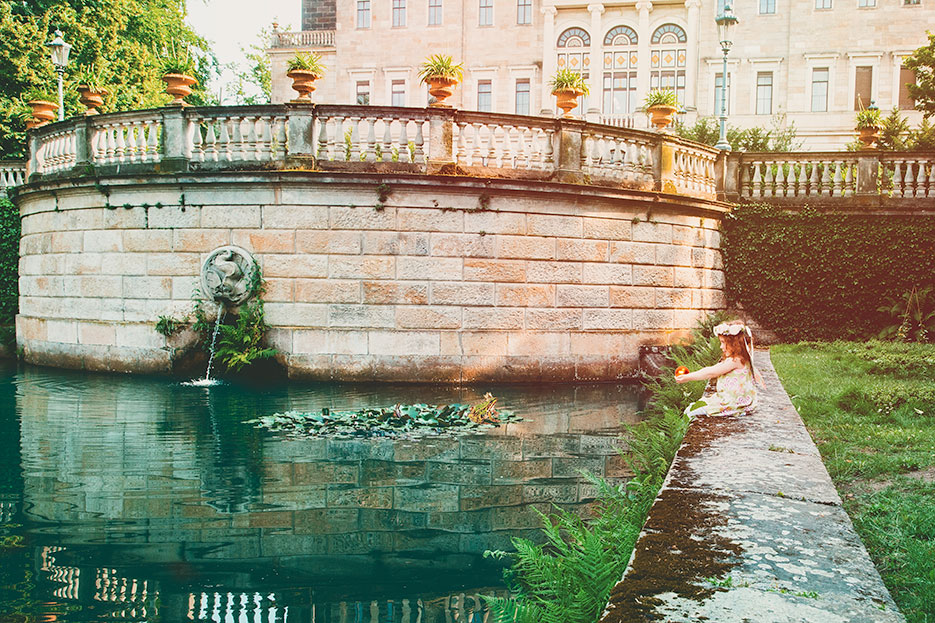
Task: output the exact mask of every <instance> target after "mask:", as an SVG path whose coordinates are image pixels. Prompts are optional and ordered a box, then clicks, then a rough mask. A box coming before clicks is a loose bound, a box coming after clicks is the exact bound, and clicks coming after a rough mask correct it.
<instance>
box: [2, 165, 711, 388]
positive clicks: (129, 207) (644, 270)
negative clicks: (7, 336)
mask: <svg viewBox="0 0 935 623" xmlns="http://www.w3.org/2000/svg"><path fill="white" fill-rule="evenodd" d="M381 183H383V184H386V186H387V190H388V191H389V194H388V197H387V198H386V200H385V205H382V206H381V205H379V204H380V200H379V198H378V190H377V187H378V185H379V184H381ZM18 204H19V206H20V209H21V212H22V215H23V238H22V245H21V261H20V275H21V276H20V296H21V299H20V315H19V317H18V319H17V335H18V342H19V346H21V347H22V348H23V351H24V354H25V358H26V360H27V361H29V362H33V363H39V364H49V365H56V366H63V367H73V368H88V369H101V370H117V371H133V372H161V373H165V372H170V371H172V369H173V365H174V362H173V359H174V357H175V356H176V355H177V353H178V352H179V350H178V349H179V347H181V346H184V342H185V341H186V340H189V341H190V340H191V338H192V337H193V336H192V335H191V334H184V333H183V334H182V336H181V337H179V338H175V339H173V340H171V341H170V342H169V343H168V344H167V341H166V339H165V338H163V337H162V336H161V335H159V334H158V333H156V331H155V330H154V325H155V322H156V320H157V318H158V317H159V316H160V315H175V316H184V315H185V314H187V313H189V312H190V311H191V309H192V293H193V290H194V289H195V287H196V286H197V283H198V278H197V275H199V273H200V269H201V263H202V261H203V260H204V258H205V257H206V256H207V255H208V253H209V252H211V251H212V250H214V249H216V248H217V247H220V246H223V245H228V244H234V245H238V246H240V247H243V248H245V249H247V250H248V251H250V252H252V253H253V254H255V256H256V258H257V259H258V261H259V263H260V265H261V266H262V270H263V274H264V277H265V278H266V280H267V292H266V295H265V297H264V298H265V301H266V315H267V320H268V322H269V323H270V324H271V325H272V326H273V328H274V329H273V331H272V334H271V340H272V342H273V343H274V345H275V346H276V347H277V348H278V349H280V351H282V355H281V356H280V358H279V359H280V361H281V363H283V364H284V365H285V366H286V367H287V369H288V371H289V374H290V376H292V377H294V378H313V379H335V380H365V379H381V380H401V381H416V380H425V381H445V382H470V381H478V380H511V381H538V380H608V379H615V378H621V377H622V376H626V375H630V374H632V373H633V372H634V371H635V369H636V366H637V351H638V347H639V346H640V345H643V344H665V343H668V342H670V341H672V340H674V339H675V338H677V337H679V336H680V335H682V334H683V333H684V332H685V331H686V330H688V329H689V328H690V327H692V326H693V325H694V323H695V322H696V320H697V319H698V318H699V317H700V316H702V315H704V314H705V313H707V312H709V311H711V310H714V309H718V308H722V307H724V305H725V300H724V296H723V286H724V273H723V272H722V265H721V257H720V252H719V244H720V240H719V235H718V231H717V227H718V222H719V221H718V219H719V218H720V216H721V214H722V213H723V210H724V209H725V206H724V205H723V204H718V203H715V202H711V201H704V200H694V199H689V198H686V197H678V196H674V195H665V194H661V193H656V192H644V191H633V190H617V189H608V188H597V187H591V186H587V185H568V184H557V183H543V182H531V181H529V182H525V181H522V180H495V179H482V178H469V177H451V176H385V175H384V176H381V175H376V174H356V175H355V174H327V173H309V172H298V171H296V172H289V171H283V172H253V173H245V172H239V173H234V172H229V173H188V174H184V175H178V176H173V175H159V176H140V177H137V178H134V177H132V176H123V177H113V178H109V179H97V180H90V181H88V180H84V181H82V180H77V181H76V180H68V181H59V182H56V181H54V180H53V181H47V182H41V183H38V184H33V185H31V186H30V187H27V188H26V190H25V191H24V192H22V193H21V194H20V196H19V197H18Z"/></svg>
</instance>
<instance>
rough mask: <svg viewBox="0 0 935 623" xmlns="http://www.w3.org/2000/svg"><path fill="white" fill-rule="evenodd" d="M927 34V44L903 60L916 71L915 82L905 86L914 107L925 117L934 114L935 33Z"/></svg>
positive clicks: (904, 63)
mask: <svg viewBox="0 0 935 623" xmlns="http://www.w3.org/2000/svg"><path fill="white" fill-rule="evenodd" d="M927 34H928V38H929V42H928V44H927V45H924V46H922V47H921V48H919V49H917V50H916V51H915V52H913V53H912V56H910V57H909V58H907V59H906V60H905V61H903V65H904V66H906V67H908V68H909V69H912V70H915V72H916V83H915V84H911V83H910V84H908V85H907V86H908V87H909V95H911V96H912V99H914V100H915V103H916V109H917V110H921V111H922V114H923V115H925V118H926V119H927V118H929V117H931V116H932V115H933V114H935V33H932V32H929V33H927Z"/></svg>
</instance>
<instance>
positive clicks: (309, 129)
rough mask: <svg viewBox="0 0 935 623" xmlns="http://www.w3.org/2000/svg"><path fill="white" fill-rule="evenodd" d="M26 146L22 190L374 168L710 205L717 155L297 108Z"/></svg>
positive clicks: (499, 119)
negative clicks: (80, 179) (52, 183)
mask: <svg viewBox="0 0 935 623" xmlns="http://www.w3.org/2000/svg"><path fill="white" fill-rule="evenodd" d="M29 143H30V154H31V158H30V160H29V167H28V171H29V176H28V179H29V181H39V180H42V179H44V178H49V177H50V176H51V177H68V176H70V175H74V174H75V172H77V173H78V174H81V175H85V174H88V173H89V172H92V171H93V172H94V173H96V174H142V173H147V172H159V173H180V172H189V171H197V170H206V169H233V170H243V169H249V168H264V169H273V170H276V169H297V168H298V169H311V170H315V169H321V170H329V171H333V170H337V171H340V170H346V171H353V172H366V171H368V170H371V171H375V172H394V171H395V172H401V173H415V174H419V173H421V174H434V173H461V174H465V175H478V176H482V177H507V178H510V177H515V178H522V179H539V180H548V181H559V182H572V183H583V182H588V183H591V184H596V185H599V186H610V187H617V188H633V189H638V190H658V191H662V192H668V193H674V194H678V195H683V196H688V197H692V198H697V199H709V200H713V199H715V198H716V193H717V190H718V181H717V174H718V167H717V163H718V158H719V153H720V152H718V150H716V149H713V148H711V147H708V146H706V145H700V144H697V143H692V142H690V141H686V140H683V139H680V138H678V137H675V136H672V135H669V134H662V133H658V132H653V131H647V130H635V129H631V128H623V127H617V126H611V125H603V124H598V123H589V122H585V121H580V120H576V119H553V118H550V117H532V116H523V115H506V114H494V113H479V112H470V111H459V110H454V109H444V108H399V107H387V106H345V105H295V104H285V105H269V106H236V107H234V106H226V107H187V108H162V109H157V110H143V111H134V112H126V113H114V114H105V115H97V116H94V117H78V118H73V119H69V120H66V121H63V122H60V123H55V124H51V125H48V126H46V127H44V128H40V129H38V130H35V131H32V132H31V133H30V134H29ZM89 167H91V168H90V169H89Z"/></svg>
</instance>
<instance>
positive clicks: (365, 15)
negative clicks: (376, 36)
mask: <svg viewBox="0 0 935 623" xmlns="http://www.w3.org/2000/svg"><path fill="white" fill-rule="evenodd" d="M357 27H358V28H370V0H357Z"/></svg>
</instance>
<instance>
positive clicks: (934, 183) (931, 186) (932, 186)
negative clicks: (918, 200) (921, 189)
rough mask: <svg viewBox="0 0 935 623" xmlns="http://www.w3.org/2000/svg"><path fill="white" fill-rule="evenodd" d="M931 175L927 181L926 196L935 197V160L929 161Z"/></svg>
mask: <svg viewBox="0 0 935 623" xmlns="http://www.w3.org/2000/svg"><path fill="white" fill-rule="evenodd" d="M928 169H929V176H928V181H927V182H926V185H925V186H926V188H925V195H924V196H925V197H935V162H932V160H929V161H928Z"/></svg>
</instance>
